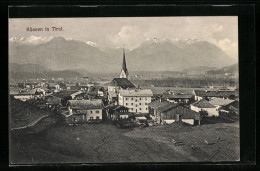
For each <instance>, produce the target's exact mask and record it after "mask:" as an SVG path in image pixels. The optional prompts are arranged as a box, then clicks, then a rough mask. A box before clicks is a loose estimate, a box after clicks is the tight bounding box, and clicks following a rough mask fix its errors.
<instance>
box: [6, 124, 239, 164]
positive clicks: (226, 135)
mask: <svg viewBox="0 0 260 171" xmlns="http://www.w3.org/2000/svg"><path fill="white" fill-rule="evenodd" d="M217 137H220V139H221V140H217ZM172 139H174V140H176V141H182V142H183V145H182V146H174V144H173V143H172ZM204 140H207V141H208V142H212V143H214V144H212V145H208V144H206V143H205V142H204ZM237 160H239V128H238V123H216V124H208V125H202V126H188V125H183V124H178V123H175V124H172V125H164V126H154V127H146V128H143V129H141V128H134V129H120V128H118V127H116V126H114V125H112V124H108V123H99V124H85V125H77V126H68V125H55V127H52V128H49V129H48V130H46V131H44V132H41V133H38V134H26V135H12V136H11V146H10V162H11V163H12V164H37V163H111V162H198V161H237Z"/></svg>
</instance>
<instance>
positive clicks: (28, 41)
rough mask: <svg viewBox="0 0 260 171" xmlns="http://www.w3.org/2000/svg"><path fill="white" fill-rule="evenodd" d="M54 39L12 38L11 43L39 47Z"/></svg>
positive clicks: (38, 37)
mask: <svg viewBox="0 0 260 171" xmlns="http://www.w3.org/2000/svg"><path fill="white" fill-rule="evenodd" d="M52 39H53V36H49V37H41V36H30V37H27V38H25V37H21V38H18V37H11V38H10V39H9V41H10V42H15V43H21V44H32V45H38V44H42V43H46V42H48V41H50V40H52Z"/></svg>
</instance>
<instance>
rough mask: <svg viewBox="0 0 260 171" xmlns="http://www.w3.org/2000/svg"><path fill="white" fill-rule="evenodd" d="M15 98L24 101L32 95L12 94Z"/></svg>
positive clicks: (31, 97)
mask: <svg viewBox="0 0 260 171" xmlns="http://www.w3.org/2000/svg"><path fill="white" fill-rule="evenodd" d="M14 98H15V99H19V100H22V101H26V100H29V99H33V98H34V97H33V95H19V96H14Z"/></svg>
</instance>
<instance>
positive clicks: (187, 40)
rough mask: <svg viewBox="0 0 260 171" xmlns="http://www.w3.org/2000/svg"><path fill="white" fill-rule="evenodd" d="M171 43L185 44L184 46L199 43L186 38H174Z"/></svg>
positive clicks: (196, 40)
mask: <svg viewBox="0 0 260 171" xmlns="http://www.w3.org/2000/svg"><path fill="white" fill-rule="evenodd" d="M172 41H173V42H176V43H186V44H193V43H197V42H199V40H198V39H190V38H186V39H180V38H175V39H172Z"/></svg>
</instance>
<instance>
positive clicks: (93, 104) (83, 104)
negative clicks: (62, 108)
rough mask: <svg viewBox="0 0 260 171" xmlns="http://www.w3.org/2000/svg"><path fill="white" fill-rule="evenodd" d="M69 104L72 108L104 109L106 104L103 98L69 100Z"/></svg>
mask: <svg viewBox="0 0 260 171" xmlns="http://www.w3.org/2000/svg"><path fill="white" fill-rule="evenodd" d="M68 106H70V107H71V108H72V109H102V108H103V107H104V104H103V102H102V100H101V99H95V100H69V101H68Z"/></svg>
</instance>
